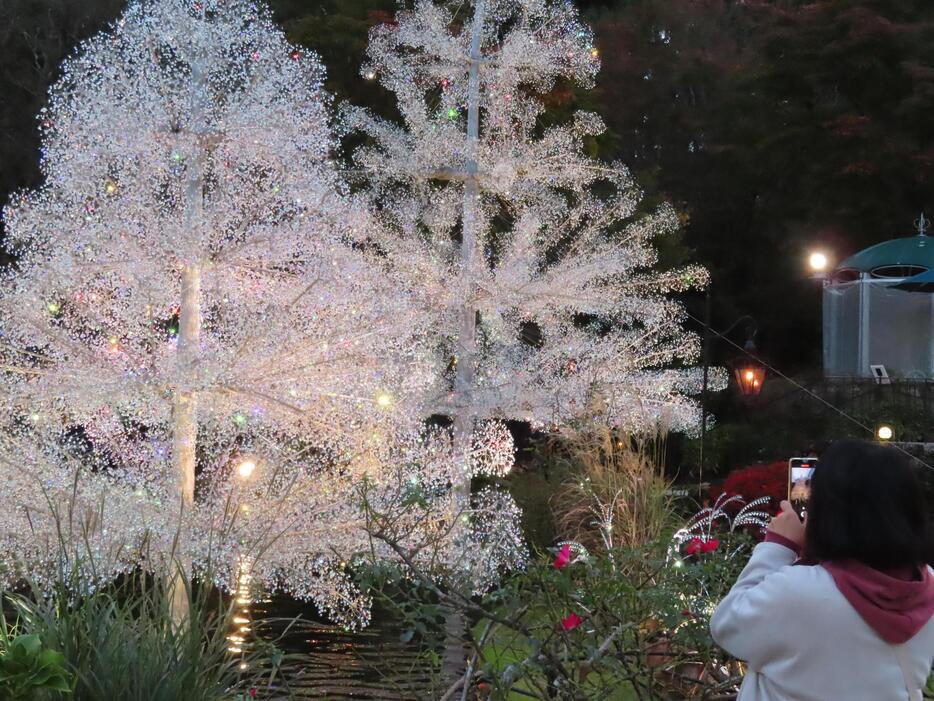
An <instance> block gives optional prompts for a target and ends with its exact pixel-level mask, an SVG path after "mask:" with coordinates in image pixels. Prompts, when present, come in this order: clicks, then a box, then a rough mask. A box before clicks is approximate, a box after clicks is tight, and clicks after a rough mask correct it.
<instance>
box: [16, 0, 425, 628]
mask: <svg viewBox="0 0 934 701" xmlns="http://www.w3.org/2000/svg"><path fill="white" fill-rule="evenodd" d="M321 80H322V70H321V67H320V65H319V64H318V62H317V60H316V59H315V57H314V56H312V55H309V54H308V53H307V52H304V51H302V50H300V49H297V48H295V47H294V46H291V45H289V44H288V43H287V42H286V40H285V38H284V37H283V35H282V33H281V32H280V31H278V30H277V29H276V28H275V27H274V26H273V25H272V23H271V21H270V19H269V17H268V14H267V13H266V12H265V11H264V10H262V9H257V7H256V5H255V3H253V2H251V1H249V0H225V1H220V0H217V1H211V0H204V1H203V2H200V1H196V2H192V1H191V0H156V1H154V2H132V3H131V4H130V6H129V7H128V9H127V10H126V12H125V13H124V15H123V16H122V17H121V18H120V19H119V20H118V21H117V22H116V23H115V24H114V25H113V26H112V27H111V28H110V29H109V30H108V31H106V32H104V33H102V34H100V35H98V36H97V37H95V38H93V39H91V40H90V41H88V42H87V43H86V44H85V45H84V46H82V47H80V50H79V51H78V52H77V54H76V55H75V56H74V57H73V58H71V59H69V60H68V61H67V62H66V63H65V64H64V66H63V70H62V77H61V79H60V80H59V81H58V83H57V84H56V85H55V86H54V88H53V89H52V93H51V99H50V105H49V107H48V109H47V110H46V111H45V112H44V113H43V114H42V115H41V117H40V118H41V122H42V128H43V156H42V170H43V174H44V176H45V184H44V186H43V187H42V188H41V189H40V190H38V191H35V192H29V193H23V194H21V195H19V196H17V197H16V198H15V199H14V201H13V202H12V204H11V205H10V206H9V207H8V208H7V209H6V210H5V212H4V216H5V221H6V224H7V231H8V246H9V248H10V250H11V252H12V253H13V254H14V255H15V256H16V257H17V259H18V263H17V265H16V267H15V269H14V270H12V271H11V272H9V273H8V274H7V275H5V276H4V280H3V285H2V292H0V335H2V363H3V367H4V370H5V373H4V375H3V386H2V393H3V402H4V407H3V408H4V410H5V411H4V420H3V421H4V425H3V430H4V441H5V442H4V445H3V446H0V468H2V469H0V472H2V473H3V474H5V475H7V477H6V478H4V480H3V482H2V484H0V496H2V498H3V499H4V500H5V502H6V503H5V505H4V509H3V510H4V512H6V513H7V516H6V521H4V522H3V523H2V524H0V525H3V526H4V527H5V528H6V531H5V532H4V533H3V534H2V537H3V542H2V544H0V545H2V548H3V550H4V552H5V554H8V555H9V556H10V557H16V556H18V555H23V553H24V552H25V551H24V549H21V548H18V545H19V546H22V539H23V537H29V536H28V535H27V534H28V533H29V531H30V530H35V531H36V533H37V532H39V531H42V529H43V528H44V529H45V530H44V536H45V537H46V540H47V541H50V542H47V543H46V546H47V547H49V546H50V545H52V543H51V541H53V540H55V539H56V538H57V537H65V538H66V539H71V540H73V541H74V542H73V543H70V544H69V543H64V544H62V550H68V549H69V548H70V547H71V546H74V547H75V548H77V547H78V546H79V545H81V543H82V542H85V543H87V548H86V549H87V550H96V551H98V552H104V551H106V552H108V553H111V555H108V556H107V557H106V558H105V559H106V560H107V563H106V566H105V567H103V568H102V572H103V574H104V575H106V574H112V573H113V572H116V571H120V570H121V569H124V568H127V567H132V566H135V565H136V564H138V563H139V562H140V561H145V562H144V564H146V565H147V566H150V567H152V568H154V569H155V568H160V567H161V568H165V567H166V566H167V565H166V559H167V557H168V553H169V552H170V551H172V549H173V548H176V554H177V555H178V556H179V558H180V559H181V562H183V563H185V564H184V566H185V567H186V568H187V567H188V566H190V567H193V568H195V569H196V570H197V568H199V567H200V568H205V567H206V566H207V564H206V563H207V562H208V561H209V560H213V562H214V566H215V567H217V565H218V563H221V566H220V571H219V572H216V573H215V574H216V576H217V577H218V578H219V579H220V580H228V581H229V580H230V573H229V572H226V571H225V568H230V567H234V566H235V564H236V563H237V562H238V561H239V560H241V559H244V558H246V559H249V560H251V566H254V567H255V568H256V575H257V576H261V577H263V578H264V579H265V580H266V581H267V582H268V583H271V584H274V585H281V586H285V587H288V588H289V589H290V590H292V591H293V592H295V593H297V594H299V595H302V596H309V597H313V598H315V600H316V601H318V603H319V604H320V605H321V606H322V607H323V608H326V609H333V610H337V609H342V610H345V611H350V613H349V614H348V617H349V619H350V620H352V619H353V618H354V617H356V618H357V619H358V620H359V618H360V617H361V616H363V615H364V614H363V610H364V609H365V605H364V604H365V602H362V601H361V599H360V596H359V594H358V593H355V592H353V591H352V587H351V586H350V584H349V581H348V579H347V577H346V576H345V575H344V573H343V570H342V567H343V564H342V563H344V559H345V558H346V557H349V555H350V554H352V553H353V552H355V551H357V550H359V549H360V548H362V547H364V544H365V538H364V534H363V533H362V531H360V529H358V528H355V527H354V524H355V523H356V522H355V519H356V520H357V521H359V518H360V516H359V508H358V506H357V505H356V504H355V502H354V499H355V494H354V493H353V490H352V489H351V488H350V486H351V485H352V484H353V483H354V482H355V481H357V480H359V479H361V478H362V477H363V476H364V475H367V476H368V478H369V479H372V480H373V481H374V482H375V483H377V484H380V470H381V469H382V468H383V467H384V466H383V464H382V463H380V462H379V461H374V460H372V459H370V458H368V457H367V456H368V455H371V454H372V453H373V450H372V449H371V448H368V447H367V444H366V442H367V441H369V440H372V439H373V437H374V436H380V435H381V436H382V437H383V440H386V441H390V440H395V438H394V437H395V436H396V435H401V436H403V437H404V436H410V435H413V433H412V432H417V427H414V428H409V427H407V424H406V423H405V419H406V418H407V417H408V415H409V414H408V413H407V412H402V411H394V407H395V406H397V405H399V406H412V407H417V406H418V405H417V404H416V403H415V398H416V397H417V396H420V393H422V392H423V391H424V384H425V382H426V381H428V380H430V379H431V377H433V376H434V375H436V373H435V372H432V371H430V365H428V364H426V363H425V362H423V359H422V358H420V357H419V350H418V345H417V344H415V343H412V339H413V338H415V336H416V334H417V323H416V322H417V320H418V318H419V317H418V316H416V315H414V314H413V309H412V307H411V305H410V304H409V300H408V298H407V297H408V296H407V294H406V292H405V290H400V289H399V288H398V286H397V284H396V282H395V281H394V280H393V279H392V278H390V277H388V276H386V275H385V274H384V272H383V270H382V268H381V263H380V261H379V260H378V259H376V258H375V257H374V256H373V255H372V254H371V253H368V252H367V250H366V248H365V247H363V246H359V245H356V244H357V242H358V240H359V239H360V237H361V234H362V233H363V232H364V231H365V230H366V229H367V228H368V224H367V215H366V212H365V210H364V209H363V208H361V207H359V206H358V204H357V203H356V202H355V201H354V199H353V198H352V197H351V196H349V195H348V194H347V193H346V192H345V191H344V189H343V188H342V187H341V185H340V183H339V181H338V180H337V178H336V177H335V173H334V169H333V164H332V162H331V150H332V148H333V143H332V138H331V135H330V133H329V128H328V119H329V115H328V109H327V108H328V102H327V100H326V98H325V96H324V95H323V94H322V92H321V89H320V83H321ZM412 413H413V414H415V415H421V414H422V413H423V412H422V411H420V410H419V409H417V408H416V409H414V410H413V412H412ZM18 453H21V454H23V455H24V456H26V457H24V458H23V460H22V462H21V463H20V465H19V467H18V466H17V461H16V458H15V456H16V455H17V454H18ZM27 468H28V469H27ZM71 482H74V483H75V484H79V483H80V485H82V486H81V487H80V488H76V489H75V491H74V492H73V493H71V494H69V492H68V489H67V486H68V484H70V483H71ZM29 484H32V485H33V486H34V490H33V491H34V494H35V497H36V498H35V502H34V503H32V504H29V503H24V498H25V496H24V495H26V494H27V493H28V491H29V490H28V485H29ZM85 485H86V486H85ZM390 487H391V486H390V485H388V483H387V486H386V488H387V489H390ZM41 494H44V495H45V496H44V497H43V496H41ZM105 494H106V495H107V498H106V505H104V504H100V518H97V517H96V516H95V514H94V510H95V505H96V504H97V503H98V501H99V500H100V499H103V495H105ZM68 499H71V500H73V501H74V503H73V504H71V506H69V508H68V510H67V512H68V513H69V519H70V518H71V513H72V511H74V510H77V511H80V512H82V513H84V514H85V515H87V516H88V518H89V520H88V521H87V522H88V523H90V524H91V525H90V526H88V529H87V530H88V532H85V533H83V534H82V533H81V532H80V529H73V530H72V531H69V533H70V535H68V536H67V537H66V536H62V535H61V534H60V533H57V529H56V527H55V525H56V524H55V523H54V521H55V518H56V513H57V511H56V508H53V507H54V505H56V504H58V505H61V504H62V503H63V500H65V501H67V500H68ZM179 506H181V508H179ZM30 508H31V511H30ZM8 509H9V510H10V511H8ZM124 527H125V528H124ZM17 528H19V529H20V530H17ZM108 531H109V532H108ZM36 533H33V534H32V536H31V537H32V538H33V539H34V540H35V541H36V542H44V541H42V540H41V539H39V538H38V537H37V535H36ZM144 533H145V535H143V534H144ZM50 534H51V535H50ZM116 534H122V536H124V537H125V541H124V542H123V546H122V549H121V548H116V547H111V545H109V544H108V543H110V542H111V540H112V539H114V538H115V536H116ZM176 538H177V541H176ZM117 540H119V539H117ZM143 541H145V552H144V547H143V546H144V543H143ZM114 542H117V541H116V540H114ZM260 543H262V545H260ZM259 548H262V549H263V551H264V557H263V558H262V560H261V561H257V562H255V563H254V562H252V560H253V559H254V556H255V554H256V553H255V552H251V549H252V550H256V549H259ZM29 552H32V550H31V549H30V550H29ZM40 555H41V553H36V557H35V558H32V559H33V560H35V562H32V563H31V564H32V565H35V566H39V565H38V562H39V561H40V560H42V557H41V556H40ZM24 557H25V556H24ZM25 559H26V560H29V559H30V558H29V557H25ZM31 564H30V563H29V562H25V563H24V565H23V566H25V567H29V566H31ZM47 564H48V563H46V565H47ZM102 576H103V575H102Z"/></svg>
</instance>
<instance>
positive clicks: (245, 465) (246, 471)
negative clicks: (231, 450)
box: [237, 460, 256, 510]
mask: <svg viewBox="0 0 934 701" xmlns="http://www.w3.org/2000/svg"><path fill="white" fill-rule="evenodd" d="M254 470H256V463H255V462H253V461H252V460H244V461H243V462H241V463H240V464H239V465H237V474H238V475H240V477H241V478H242V479H249V478H250V476H251V475H252V474H253V471H254ZM244 506H246V505H244ZM247 508H249V507H247ZM244 510H246V509H244Z"/></svg>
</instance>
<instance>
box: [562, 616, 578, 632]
mask: <svg viewBox="0 0 934 701" xmlns="http://www.w3.org/2000/svg"><path fill="white" fill-rule="evenodd" d="M581 620H582V619H581V617H580V616H578V615H577V614H576V613H571V614H568V616H567V617H566V618H562V619H561V629H562V630H564V631H565V632H567V631H569V630H574V629H575V628H577V626H579V625H580V624H581Z"/></svg>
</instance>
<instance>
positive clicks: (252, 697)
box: [248, 687, 256, 699]
mask: <svg viewBox="0 0 934 701" xmlns="http://www.w3.org/2000/svg"><path fill="white" fill-rule="evenodd" d="M248 693H249V694H250V698H251V699H255V698H256V689H254V688H253V687H250V691H249V692H248Z"/></svg>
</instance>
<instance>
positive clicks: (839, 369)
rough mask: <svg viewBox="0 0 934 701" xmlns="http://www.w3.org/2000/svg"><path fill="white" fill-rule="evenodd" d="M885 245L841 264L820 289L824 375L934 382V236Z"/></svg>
mask: <svg viewBox="0 0 934 701" xmlns="http://www.w3.org/2000/svg"><path fill="white" fill-rule="evenodd" d="M929 224H930V222H929V221H928V220H927V219H925V217H924V215H923V214H922V215H921V217H920V218H919V219H918V220H917V222H916V225H917V228H918V234H917V235H916V236H906V237H902V238H897V239H893V240H891V241H883V242H882V243H878V244H876V245H874V246H870V247H869V248H866V249H864V250H862V251H860V252H859V253H856V254H854V255H852V256H850V257H849V258H847V259H846V260H844V261H842V262H841V263H840V264H839V265H838V266H837V267H836V268H835V269H834V270H833V272H832V273H831V274H830V276H829V279H828V280H827V281H826V282H825V284H824V294H823V314H824V342H823V351H824V374H825V375H826V376H827V377H865V378H876V379H877V380H880V381H886V379H887V378H898V379H905V380H915V381H921V380H931V379H934V237H930V236H928V235H927V229H928V227H929Z"/></svg>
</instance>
